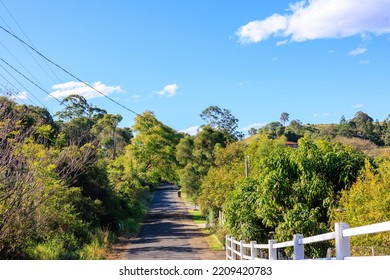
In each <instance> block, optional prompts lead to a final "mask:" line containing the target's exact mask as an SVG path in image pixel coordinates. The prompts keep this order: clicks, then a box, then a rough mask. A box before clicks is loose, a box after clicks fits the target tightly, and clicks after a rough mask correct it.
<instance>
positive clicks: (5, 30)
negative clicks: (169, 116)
mask: <svg viewBox="0 0 390 280" xmlns="http://www.w3.org/2000/svg"><path fill="white" fill-rule="evenodd" d="M0 29H2V30H3V31H4V32H6V33H7V34H9V35H11V36H12V37H14V38H15V39H16V40H18V41H19V42H21V43H23V44H24V45H26V46H27V47H28V48H29V49H31V50H32V51H34V52H35V53H36V54H38V55H39V56H41V57H42V58H43V59H45V60H47V61H48V62H49V63H51V64H53V65H54V66H56V67H57V68H59V69H60V70H62V71H63V72H65V73H66V74H68V75H69V76H71V77H72V78H74V79H76V80H77V81H78V82H80V83H82V84H84V85H85V86H87V87H89V88H91V89H92V90H94V91H96V92H97V93H99V94H100V95H102V96H103V97H105V98H106V99H108V100H110V101H111V102H113V103H115V104H117V105H118V106H120V107H122V108H124V109H125V110H127V111H129V112H131V113H133V114H135V115H137V116H139V115H140V114H138V113H137V112H135V111H134V110H132V109H130V108H128V107H126V106H125V105H123V104H121V103H119V102H117V101H116V100H114V99H112V98H111V97H109V96H107V95H106V94H104V93H103V92H101V91H100V90H98V89H96V88H95V87H93V86H91V85H90V84H88V83H86V82H84V81H83V80H81V79H80V78H78V77H77V76H75V75H73V74H72V73H70V72H69V71H68V70H66V69H65V68H63V67H61V66H60V65H59V64H57V63H55V62H54V61H52V60H50V59H49V58H48V57H46V56H45V55H43V54H42V53H41V52H39V51H38V50H37V49H36V48H34V47H32V46H31V45H29V44H28V43H27V42H25V41H24V40H23V39H21V38H19V37H18V36H17V35H15V34H14V33H12V32H11V31H9V30H8V29H6V28H5V27H3V26H2V25H0ZM51 96H52V95H51Z"/></svg>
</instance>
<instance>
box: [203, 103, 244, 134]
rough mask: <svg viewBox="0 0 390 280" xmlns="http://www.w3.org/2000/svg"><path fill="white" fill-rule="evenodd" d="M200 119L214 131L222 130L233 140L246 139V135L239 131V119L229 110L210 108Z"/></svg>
mask: <svg viewBox="0 0 390 280" xmlns="http://www.w3.org/2000/svg"><path fill="white" fill-rule="evenodd" d="M200 117H201V118H202V119H203V120H204V121H205V122H206V125H208V126H210V127H212V128H213V129H217V130H221V131H222V132H224V133H225V134H226V135H227V136H229V138H231V139H232V140H237V139H242V138H243V137H244V134H243V133H242V132H241V131H238V119H237V118H236V117H234V116H233V115H232V113H231V112H230V110H228V109H221V108H219V107H218V106H209V107H207V108H206V109H204V110H203V111H202V113H201V114H200Z"/></svg>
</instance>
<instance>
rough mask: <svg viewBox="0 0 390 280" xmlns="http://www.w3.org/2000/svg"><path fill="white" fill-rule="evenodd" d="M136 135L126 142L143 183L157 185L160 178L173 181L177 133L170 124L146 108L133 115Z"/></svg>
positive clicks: (178, 137)
mask: <svg viewBox="0 0 390 280" xmlns="http://www.w3.org/2000/svg"><path fill="white" fill-rule="evenodd" d="M133 129H134V131H135V133H136V137H135V138H134V139H133V140H132V142H131V144H130V145H129V149H128V150H127V151H126V152H127V153H131V157H132V158H133V159H134V161H135V164H136V168H137V170H138V172H139V174H140V177H141V178H142V180H144V182H145V183H146V184H149V185H151V186H156V185H157V184H158V182H160V181H167V182H176V181H177V178H176V166H177V162H176V156H175V154H176V145H177V144H178V143H179V140H180V136H179V134H178V133H177V132H176V131H174V130H173V129H172V128H170V127H168V126H166V125H164V124H163V123H161V122H160V121H158V120H157V119H156V117H155V116H154V114H153V113H151V112H145V113H143V114H142V115H140V116H137V117H136V119H135V124H134V126H133Z"/></svg>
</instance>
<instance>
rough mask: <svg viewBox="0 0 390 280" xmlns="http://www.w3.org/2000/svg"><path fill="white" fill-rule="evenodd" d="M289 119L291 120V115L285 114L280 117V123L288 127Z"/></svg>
mask: <svg viewBox="0 0 390 280" xmlns="http://www.w3.org/2000/svg"><path fill="white" fill-rule="evenodd" d="M289 118H290V115H289V114H288V113H286V112H283V113H282V114H281V115H280V122H281V123H282V124H283V126H286V122H288V120H289Z"/></svg>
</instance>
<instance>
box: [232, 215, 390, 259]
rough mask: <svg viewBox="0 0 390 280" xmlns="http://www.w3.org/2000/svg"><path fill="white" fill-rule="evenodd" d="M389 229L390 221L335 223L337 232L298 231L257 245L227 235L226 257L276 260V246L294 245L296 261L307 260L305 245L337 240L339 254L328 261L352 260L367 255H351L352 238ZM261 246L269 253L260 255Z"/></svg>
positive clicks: (278, 247)
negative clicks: (308, 233)
mask: <svg viewBox="0 0 390 280" xmlns="http://www.w3.org/2000/svg"><path fill="white" fill-rule="evenodd" d="M385 231H390V221H388V222H384V223H378V224H372V225H368V226H362V227H356V228H349V225H348V224H346V223H336V224H335V231H334V232H329V233H325V234H320V235H316V236H311V237H305V238H304V237H303V235H302V234H295V235H294V238H293V240H291V241H287V242H281V243H276V241H275V240H268V244H257V243H256V241H251V242H250V243H245V241H242V240H241V241H237V240H235V239H234V237H232V236H229V235H227V236H226V246H225V247H226V259H227V260H264V259H269V260H277V259H278V256H277V249H281V248H287V247H293V249H294V254H293V259H294V260H303V259H305V254H304V253H305V251H304V245H305V244H311V243H316V242H322V241H328V240H335V241H336V257H335V258H330V257H329V258H325V259H326V260H352V259H356V258H367V257H351V254H350V251H351V247H350V237H352V236H357V235H363V234H372V233H379V232H385ZM389 234H390V233H389ZM261 249H263V250H267V251H268V252H267V254H261V252H260V251H261ZM368 258H388V259H389V260H390V256H384V257H368Z"/></svg>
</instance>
